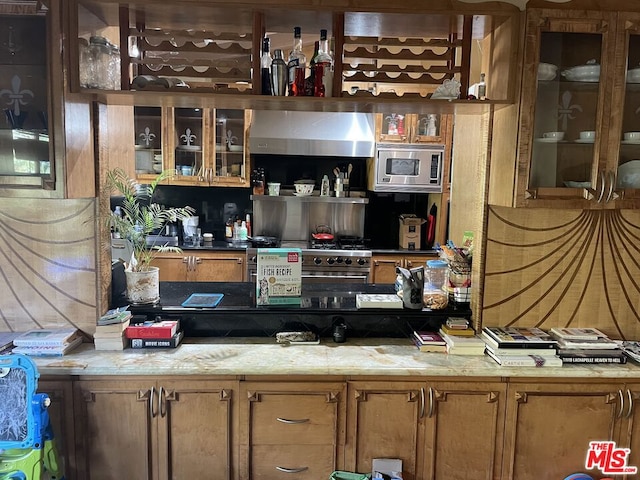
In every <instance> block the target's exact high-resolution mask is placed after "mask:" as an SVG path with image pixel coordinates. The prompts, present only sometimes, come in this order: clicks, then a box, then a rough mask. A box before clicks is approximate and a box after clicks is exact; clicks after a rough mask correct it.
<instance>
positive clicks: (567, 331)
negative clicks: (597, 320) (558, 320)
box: [549, 327, 607, 340]
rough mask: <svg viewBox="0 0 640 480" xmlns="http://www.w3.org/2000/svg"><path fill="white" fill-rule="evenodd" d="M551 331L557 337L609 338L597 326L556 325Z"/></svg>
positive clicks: (568, 338) (571, 338)
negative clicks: (573, 326) (572, 326)
mask: <svg viewBox="0 0 640 480" xmlns="http://www.w3.org/2000/svg"><path fill="white" fill-rule="evenodd" d="M549 333H551V335H553V336H554V337H556V338H564V339H565V340H598V339H600V338H607V336H606V335H605V334H604V333H602V332H601V331H600V330H598V329H597V328H569V327H564V328H563V327H554V328H552V329H551V330H549Z"/></svg>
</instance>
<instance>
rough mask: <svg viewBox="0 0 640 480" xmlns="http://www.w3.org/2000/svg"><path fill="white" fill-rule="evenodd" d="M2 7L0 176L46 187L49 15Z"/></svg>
mask: <svg viewBox="0 0 640 480" xmlns="http://www.w3.org/2000/svg"><path fill="white" fill-rule="evenodd" d="M1 13H2V12H1V11H0V32H2V42H0V65H1V68H0V98H1V99H2V104H3V110H4V112H3V114H2V121H0V177H4V178H3V179H2V180H1V183H2V184H6V185H12V184H13V185H23V186H26V187H36V188H38V187H42V185H43V184H44V183H45V182H47V181H52V180H53V174H54V168H52V165H51V147H50V143H49V124H48V118H49V113H48V112H49V97H48V82H49V79H48V69H47V37H46V35H47V19H46V17H45V16H44V15H42V16H40V15H25V16H21V15H2V14H1Z"/></svg>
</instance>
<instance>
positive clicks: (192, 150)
mask: <svg viewBox="0 0 640 480" xmlns="http://www.w3.org/2000/svg"><path fill="white" fill-rule="evenodd" d="M169 110H173V124H172V126H173V135H172V136H173V142H174V145H173V147H174V148H173V155H174V162H175V165H174V167H175V171H176V175H175V177H173V178H172V180H171V183H173V184H175V185H203V184H204V183H205V182H206V180H205V179H204V172H205V169H206V167H207V165H208V164H207V156H208V155H210V152H209V151H208V150H207V141H208V139H209V138H210V135H211V128H210V119H211V110H210V109H206V108H175V109H169Z"/></svg>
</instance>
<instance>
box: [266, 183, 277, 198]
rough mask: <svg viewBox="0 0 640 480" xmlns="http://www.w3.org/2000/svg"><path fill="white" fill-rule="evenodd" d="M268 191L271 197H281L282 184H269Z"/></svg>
mask: <svg viewBox="0 0 640 480" xmlns="http://www.w3.org/2000/svg"><path fill="white" fill-rule="evenodd" d="M267 191H268V192H269V195H271V196H273V197H277V196H278V195H280V184H279V183H271V182H270V183H267Z"/></svg>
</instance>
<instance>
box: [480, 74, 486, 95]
mask: <svg viewBox="0 0 640 480" xmlns="http://www.w3.org/2000/svg"><path fill="white" fill-rule="evenodd" d="M484 78H485V77H484V73H481V74H480V83H478V100H486V99H487V84H486V83H485V81H484Z"/></svg>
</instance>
